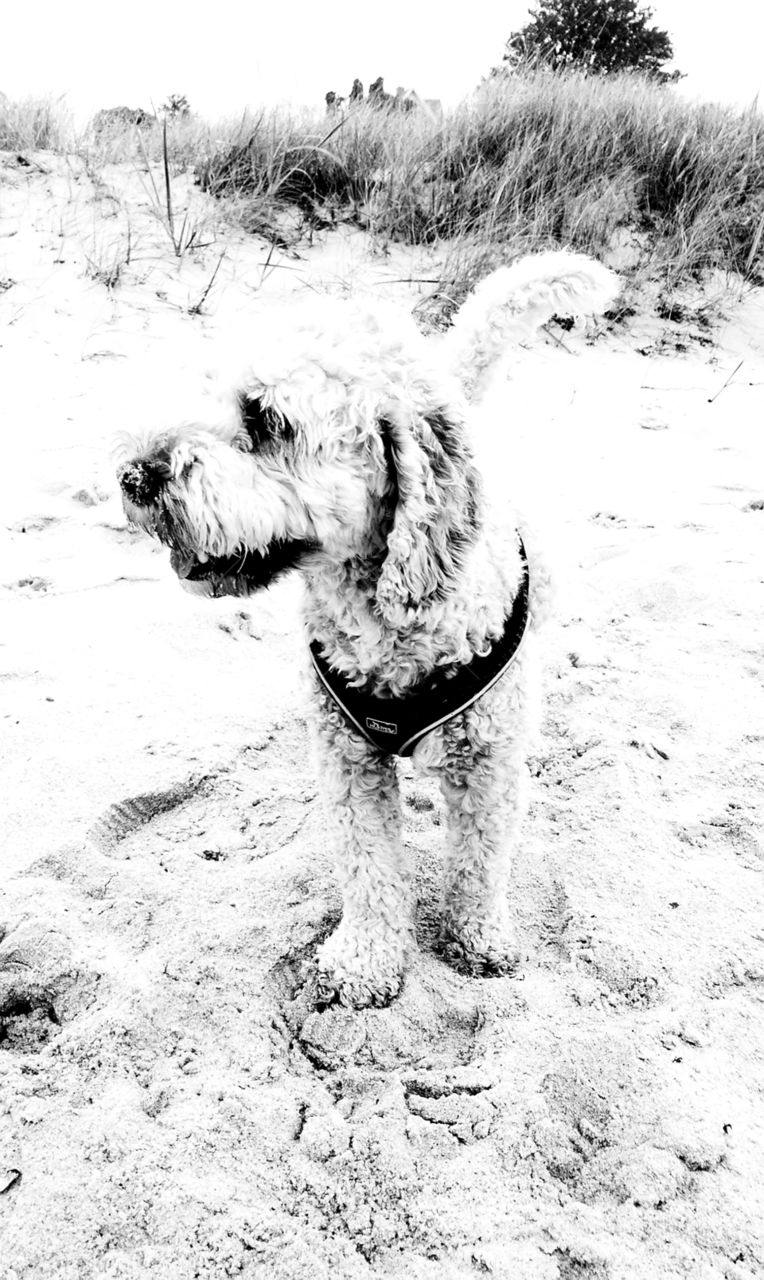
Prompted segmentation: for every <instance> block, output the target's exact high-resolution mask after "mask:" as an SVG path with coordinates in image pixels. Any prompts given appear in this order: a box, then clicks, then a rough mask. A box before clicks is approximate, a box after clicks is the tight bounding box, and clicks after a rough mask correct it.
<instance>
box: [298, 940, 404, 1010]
mask: <svg viewBox="0 0 764 1280" xmlns="http://www.w3.org/2000/svg"><path fill="white" fill-rule="evenodd" d="M406 942H407V939H406V937H405V936H401V935H400V934H397V933H389V932H382V931H381V930H380V929H379V926H377V931H376V932H375V931H374V929H373V926H371V925H369V924H366V925H362V926H361V925H347V924H346V923H345V921H344V920H343V921H342V922H341V923H340V925H339V926H338V927H337V929H335V931H334V933H333V934H332V935H331V937H330V938H327V940H326V942H324V943H322V945H321V946H320V947H319V949H318V952H317V956H316V961H317V980H316V1003H317V1004H318V1005H328V1004H342V1005H346V1006H348V1007H349V1008H351V1009H365V1008H368V1007H369V1006H370V1005H371V1006H375V1007H380V1006H382V1005H386V1004H389V1003H390V1001H391V1000H393V999H394V998H395V997H396V996H397V995H398V992H399V991H400V989H401V986H402V983H403V970H404V967H405V962H406V949H407V948H406Z"/></svg>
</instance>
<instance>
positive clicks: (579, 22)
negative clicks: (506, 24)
mask: <svg viewBox="0 0 764 1280" xmlns="http://www.w3.org/2000/svg"><path fill="white" fill-rule="evenodd" d="M652 16H653V14H652V10H651V9H640V7H639V5H638V0H539V3H538V7H537V8H536V9H535V10H531V21H530V22H528V23H526V25H525V26H524V27H522V28H521V29H520V31H515V32H513V34H512V35H511V36H510V37H509V40H508V41H507V47H506V52H505V54H504V66H503V67H501V68H496V71H497V72H498V73H499V74H501V73H502V72H504V71H507V70H509V69H510V68H512V67H513V66H515V65H516V64H517V63H518V62H522V61H524V60H526V59H528V58H534V57H535V58H537V59H538V60H539V61H541V62H545V63H546V64H547V65H548V66H551V67H554V68H560V67H579V68H581V69H582V70H584V71H590V72H594V73H595V74H607V73H608V72H613V71H642V72H645V73H646V74H647V75H649V76H653V77H654V78H655V79H657V80H660V81H661V83H664V84H665V83H666V82H667V81H675V80H678V79H679V78H680V75H681V72H679V71H671V72H668V71H664V70H663V66H664V64H665V63H666V62H669V61H670V60H671V58H672V57H673V56H674V50H673V48H672V45H671V40H670V39H669V36H668V33H667V32H666V31H661V30H659V28H658V27H652V26H650V25H649V24H650V20H651V18H652Z"/></svg>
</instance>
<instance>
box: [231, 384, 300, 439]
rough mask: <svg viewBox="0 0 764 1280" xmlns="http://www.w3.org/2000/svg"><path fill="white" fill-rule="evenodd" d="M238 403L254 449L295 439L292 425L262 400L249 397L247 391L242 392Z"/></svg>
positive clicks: (243, 423)
mask: <svg viewBox="0 0 764 1280" xmlns="http://www.w3.org/2000/svg"><path fill="white" fill-rule="evenodd" d="M238 402H239V415H240V417H241V425H242V427H243V428H244V430H245V431H246V433H247V435H248V436H249V439H250V440H251V442H252V448H253V449H255V450H257V449H263V448H267V447H268V446H269V445H271V446H272V445H276V444H279V443H289V442H290V441H291V440H293V439H294V430H293V429H292V426H291V424H290V423H289V422H287V420H286V418H285V417H284V416H283V415H282V414H280V413H277V411H276V410H275V409H271V408H269V407H268V406H267V405H264V404H263V402H262V400H260V399H255V398H253V397H250V396H248V395H247V393H246V392H245V391H240V392H239V395H238Z"/></svg>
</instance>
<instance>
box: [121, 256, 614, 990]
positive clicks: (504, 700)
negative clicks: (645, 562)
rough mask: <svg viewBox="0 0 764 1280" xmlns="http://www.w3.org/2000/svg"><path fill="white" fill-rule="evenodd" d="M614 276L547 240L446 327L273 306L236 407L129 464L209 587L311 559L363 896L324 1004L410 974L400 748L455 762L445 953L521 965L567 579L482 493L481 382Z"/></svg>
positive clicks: (144, 518) (347, 849)
mask: <svg viewBox="0 0 764 1280" xmlns="http://www.w3.org/2000/svg"><path fill="white" fill-rule="evenodd" d="M616 287H617V284H616V279H615V277H614V276H613V275H612V273H611V272H609V271H607V270H606V269H605V268H604V267H602V266H600V265H599V264H597V263H595V262H593V261H591V260H590V259H588V258H586V257H582V256H579V255H573V254H567V253H549V254H539V255H537V256H533V257H529V258H526V259H523V260H521V261H519V262H517V263H515V265H514V266H512V267H509V268H505V269H502V270H500V271H497V272H496V273H495V274H493V275H492V276H490V277H489V278H488V279H486V280H485V281H483V283H482V284H481V285H480V286H479V287H478V288H477V289H476V290H475V292H474V293H473V295H472V296H471V297H470V298H469V299H468V300H467V301H466V303H465V304H464V306H463V307H462V309H461V310H460V312H459V313H458V315H457V317H456V322H455V324H454V326H453V327H452V328H451V329H450V330H449V332H448V333H447V334H446V335H445V337H444V338H439V339H425V338H424V337H423V336H422V335H421V334H420V333H419V332H418V330H417V329H416V327H415V325H414V323H413V321H412V319H411V318H410V317H409V316H407V315H406V314H404V313H399V312H397V311H395V312H390V311H387V310H385V309H383V308H380V307H375V308H374V309H373V310H369V309H367V310H365V311H364V310H361V309H359V308H357V307H355V306H353V305H352V304H350V303H341V302H332V301H330V300H328V299H325V300H323V301H322V302H321V304H320V306H318V307H316V306H315V305H313V306H311V307H310V308H305V307H302V306H297V307H296V306H292V307H290V308H287V309H286V310H285V311H284V312H282V313H280V314H279V313H273V314H271V313H269V315H268V328H267V331H266V332H265V333H263V334H260V335H258V337H257V340H256V342H253V348H252V355H251V358H250V363H249V366H248V368H247V370H246V372H245V374H244V375H243V376H242V378H241V380H240V382H239V384H238V387H237V389H236V413H235V414H234V415H233V416H232V420H231V422H230V424H229V425H228V426H226V427H225V428H217V429H210V428H201V427H194V426H187V425H184V426H182V427H178V428H172V429H169V430H165V431H162V432H161V433H159V434H157V435H156V436H154V437H153V438H151V439H150V440H149V441H147V442H144V443H143V444H138V443H135V444H134V445H133V446H132V455H133V456H132V457H131V459H130V460H129V461H127V462H125V463H124V464H123V465H122V466H121V468H120V472H119V479H120V483H121V487H122V491H123V495H124V504H125V509H126V512H127V515H128V516H129V518H130V519H131V520H132V521H134V522H135V523H137V524H139V525H141V526H143V528H145V529H146V530H148V531H149V532H150V533H152V534H153V535H155V536H156V537H158V538H160V539H161V540H162V541H163V542H165V543H166V544H168V545H169V546H170V548H171V549H172V553H171V563H172V566H173V568H174V569H175V572H176V573H177V574H178V576H179V578H180V579H181V581H182V582H183V585H184V586H185V587H187V588H188V589H190V590H193V591H195V592H197V593H200V594H202V595H208V596H215V595H222V594H233V595H248V594H251V593H252V592H254V591H257V590H258V588H260V587H263V586H265V585H267V584H268V583H270V582H272V581H273V580H274V578H276V577H277V576H278V575H280V574H282V573H284V572H285V571H287V570H289V569H292V568H299V569H300V571H301V573H302V576H303V579H304V583H305V597H304V614H305V623H306V629H307V637H308V641H309V644H310V655H311V658H312V671H313V689H314V698H313V701H314V708H315V711H316V716H315V719H316V727H317V737H318V743H319V747H320V767H321V785H322V787H323V789H324V790H325V792H326V798H327V801H328V804H327V808H328V812H329V814H330V815H331V817H332V819H334V820H335V822H336V846H337V847H336V854H337V867H338V874H339V878H340V881H341V885H342V892H343V916H342V921H341V923H340V924H339V926H338V928H337V929H336V930H335V932H334V933H333V934H332V936H331V937H330V938H329V939H328V940H327V941H326V942H325V943H324V944H323V945H322V946H321V948H320V949H319V954H318V972H319V998H320V999H321V1000H323V1001H328V1000H332V999H338V1000H340V1001H341V1002H342V1003H343V1004H347V1005H351V1006H355V1007H361V1006H364V1005H369V1004H383V1003H385V1002H386V1001H388V1000H389V999H391V998H392V997H393V996H394V995H395V994H396V993H397V992H398V990H399V988H400V985H401V981H402V976H403V972H404V967H405V962H406V953H407V950H408V948H409V946H410V945H411V941H412V937H413V908H412V894H411V878H412V877H411V869H410V867H409V866H407V864H406V861H405V860H404V858H403V854H402V846H401V811H400V803H399V798H398V787H397V779H396V765H395V754H399V755H409V754H411V755H413V760H414V762H415V764H416V765H418V766H421V767H422V768H424V769H426V770H437V771H438V773H439V775H440V778H441V784H442V788H443V792H444V795H445V800H446V804H447V810H448V823H449V853H448V861H447V867H446V876H445V879H446V888H445V899H444V907H443V923H442V934H441V941H442V949H443V951H444V953H445V954H446V955H447V956H448V957H449V958H450V959H451V960H452V961H453V962H455V963H456V964H457V965H459V966H460V967H462V968H465V969H466V970H467V971H468V972H470V973H473V974H495V973H506V972H508V971H509V970H510V969H511V968H512V967H513V965H514V964H515V963H516V959H517V946H516V940H515V936H514V932H513V927H512V923H511V919H510V913H509V909H508V904H507V899H506V888H507V878H508V873H509V867H510V849H511V845H512V842H513V841H514V840H515V839H516V837H517V831H518V826H519V823H520V821H521V817H522V812H523V793H524V785H523V783H524V775H525V754H526V751H527V747H528V740H529V734H530V729H531V723H532V718H533V712H534V705H535V702H536V699H535V695H534V684H535V681H534V679H533V660H534V653H533V649H534V643H533V641H534V636H533V632H534V629H535V627H536V625H537V623H538V621H539V619H540V617H541V615H542V613H543V611H544V609H545V606H546V602H547V598H548V594H549V592H548V580H547V577H546V574H545V572H544V570H543V568H542V566H541V564H540V562H538V561H537V558H536V557H535V556H534V553H533V548H532V546H531V545H530V542H529V540H528V538H527V535H526V534H525V533H522V536H521V532H520V531H518V529H517V528H516V527H512V528H507V522H508V520H511V519H512V516H511V513H509V512H507V511H501V512H499V513H494V514H498V516H499V517H500V519H499V522H498V524H494V523H493V522H491V521H490V520H489V518H488V514H487V513H486V512H485V510H484V502H483V498H482V494H481V482H480V477H479V475H478V473H477V470H476V468H475V465H474V462H473V460H472V452H471V448H470V440H469V428H468V401H470V400H474V399H475V397H476V395H477V393H478V391H479V388H480V386H481V384H482V382H483V380H484V379H485V377H486V376H487V374H488V372H489V370H490V368H491V366H492V365H493V364H494V363H495V361H496V360H497V359H498V358H499V357H500V356H501V354H502V353H503V352H504V350H505V348H506V346H507V344H508V343H509V342H510V341H512V340H516V339H517V338H518V337H522V336H523V335H524V334H527V333H528V332H529V331H530V330H532V329H533V328H534V326H536V325H539V324H541V323H543V322H544V321H546V320H548V319H549V318H550V317H551V316H552V315H554V314H560V315H566V316H570V315H585V314H591V313H594V312H599V311H602V310H604V309H605V308H606V307H607V306H608V305H609V303H610V302H611V301H612V299H613V297H614V296H615V293H616Z"/></svg>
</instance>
